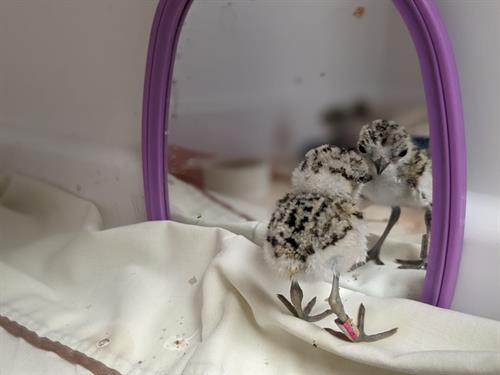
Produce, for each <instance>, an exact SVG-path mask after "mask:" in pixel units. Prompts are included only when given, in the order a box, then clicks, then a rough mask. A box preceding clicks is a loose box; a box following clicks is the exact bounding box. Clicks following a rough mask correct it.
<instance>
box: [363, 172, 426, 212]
mask: <svg viewBox="0 0 500 375" xmlns="http://www.w3.org/2000/svg"><path fill="white" fill-rule="evenodd" d="M361 193H362V195H363V196H364V197H366V198H367V199H368V200H369V201H370V202H372V203H374V204H380V205H384V206H403V207H422V206H424V205H425V204H424V203H423V202H422V201H421V200H420V199H419V197H418V194H416V191H415V190H412V189H410V188H409V186H408V185H407V184H404V183H401V182H399V181H397V179H396V178H395V177H394V178H391V177H384V176H379V177H378V178H377V179H375V180H373V181H370V182H369V183H367V184H366V185H365V186H364V187H363V190H362V191H361Z"/></svg>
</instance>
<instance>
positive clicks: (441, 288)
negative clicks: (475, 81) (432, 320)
mask: <svg viewBox="0 0 500 375" xmlns="http://www.w3.org/2000/svg"><path fill="white" fill-rule="evenodd" d="M182 21H183V24H182V27H181V22H182ZM452 57H453V56H452V54H451V49H450V46H449V43H448V40H447V37H446V33H445V30H444V28H443V26H442V24H441V23H440V19H439V15H438V13H437V10H436V8H434V5H433V4H432V2H421V1H394V2H393V1H390V0H381V1H377V2H373V1H350V0H329V1H323V0H313V1H306V0H297V1H295V0H294V1H281V0H233V1H227V0H225V1H222V0H220V1H219V0H214V1H203V0H194V1H192V2H191V1H174V0H165V1H161V2H160V4H159V7H158V11H157V14H156V18H155V24H154V25H153V30H152V37H151V43H150V50H149V57H148V70H147V73H146V86H145V103H144V104H145V109H144V119H143V120H144V130H143V131H144V133H143V146H144V158H145V162H144V174H145V190H146V200H147V205H148V211H149V215H150V218H152V219H165V218H169V219H173V220H177V221H181V222H186V223H190V224H196V225H205V226H220V227H223V228H226V229H229V230H232V231H235V232H236V233H239V234H242V235H245V236H247V237H248V238H249V239H251V240H255V241H258V240H259V239H258V238H256V236H257V234H256V233H257V232H258V228H261V227H262V226H264V227H267V223H268V222H269V221H270V220H271V218H272V217H273V212H275V210H276V207H277V201H278V200H279V199H280V198H283V197H284V196H286V194H287V193H289V192H291V191H297V189H298V188H297V186H296V185H297V184H299V185H300V184H301V182H297V181H298V180H297V179H300V177H297V176H298V175H300V173H306V175H307V177H306V180H307V181H316V180H314V179H315V178H317V176H322V175H323V174H329V173H330V174H335V173H337V174H339V175H340V177H339V178H347V179H348V180H349V179H351V180H352V179H353V178H354V177H352V176H353V175H352V173H354V172H352V170H351V169H353V168H354V167H353V165H352V164H350V165H349V166H347V167H345V168H344V167H339V165H338V164H335V163H336V162H337V161H336V162H335V163H334V164H329V163H330V161H329V160H330V159H329V158H330V156H323V153H324V154H325V155H326V154H328V153H332V152H333V153H334V154H335V152H336V151H332V150H336V149H337V148H338V149H340V150H346V151H341V153H343V152H346V153H350V152H352V153H353V154H354V155H356V156H355V159H352V160H354V161H352V160H351V159H349V160H351V163H352V162H356V163H362V164H363V165H366V171H365V172H366V175H367V176H369V178H368V177H367V178H364V177H363V178H362V179H357V180H356V186H353V187H352V191H350V192H351V193H352V199H353V200H354V201H355V204H356V205H357V207H359V210H360V212H362V218H363V219H362V220H363V222H364V224H365V225H366V228H367V229H366V232H367V233H366V234H367V235H366V239H367V249H368V250H369V251H368V261H367V262H366V263H363V262H361V263H359V264H356V265H355V266H354V267H352V269H351V270H350V271H349V272H345V273H344V274H343V275H342V278H341V281H340V282H341V285H343V286H345V287H347V288H351V289H354V290H359V291H361V292H363V293H365V294H369V295H375V296H382V297H383V296H387V297H402V298H411V299H423V300H424V301H425V302H429V303H432V304H436V305H440V306H447V305H448V304H449V301H450V300H451V295H452V292H453V287H454V279H455V277H456V267H457V264H458V263H457V262H458V257H459V249H460V241H461V233H462V228H461V223H462V221H461V220H462V219H463V193H464V189H463V176H464V165H463V139H462V138H461V131H462V130H461V127H462V122H461V121H462V120H461V109H460V102H459V93H458V84H457V78H456V71H455V68H454V65H453V58H452ZM162 106H164V107H162ZM159 137H161V140H159V139H158V138H159ZM322 145H328V148H327V149H325V147H323V148H321V147H320V146H322ZM347 150H352V151H347ZM318 155H319V156H318ZM357 157H359V160H358V159H356V158H357ZM342 160H344V159H342ZM346 160H347V159H346ZM339 168H340V169H339ZM346 168H347V172H346ZM294 171H295V174H294ZM351 172H352V173H351ZM365 172H363V173H365ZM311 176H312V177H311ZM358 177H359V176H358ZM294 178H295V180H294ZM293 181H295V182H293ZM301 181H302V180H301ZM351 182H352V181H351ZM453 182H455V184H453ZM322 183H323V182H322V180H321V179H319V180H318V181H317V182H316V186H313V188H312V189H313V190H315V191H316V190H317V186H320V185H321V184H322ZM307 184H310V185H311V184H312V185H314V184H315V183H311V182H307ZM321 186H323V185H321ZM329 186H333V187H331V188H330V187H328V189H330V190H328V189H327V190H328V191H327V192H326V193H325V189H324V188H321V189H323V190H321V189H320V190H321V192H322V193H325V194H327V195H330V194H331V195H334V196H335V194H337V195H338V194H344V193H345V192H344V191H340V190H339V191H336V190H335V189H339V187H338V186H337V185H335V184H333V185H329ZM349 186H350V185H349ZM301 188H302V187H301ZM278 205H279V204H278ZM294 210H295V211H293V212H294V214H293V215H292V216H293V220H292V219H291V221H293V223H290V220H288V222H287V223H289V224H290V225H292V226H293V225H295V226H297V225H298V224H297V221H300V220H301V216H300V215H304V211H302V209H299V212H298V213H297V209H294ZM313 211H314V209H313ZM314 212H315V211H314ZM356 212H357V211H356ZM292 216H290V217H291V218H292ZM360 217H361V215H360ZM303 220H306V219H303ZM311 220H313V219H311ZM452 225H456V226H455V227H454V229H455V230H456V231H457V233H451V232H450V231H451V226H452ZM256 228H257V229H256ZM292 229H293V228H292ZM293 231H295V229H293V230H292V232H293ZM339 235H340V236H342V234H338V233H336V234H334V236H339ZM271 240H273V241H279V239H278V240H276V239H274V238H272V239H271V237H270V236H269V235H268V237H267V241H271ZM285 240H290V241H295V240H293V239H286V238H285Z"/></svg>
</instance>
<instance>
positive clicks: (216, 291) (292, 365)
mask: <svg viewBox="0 0 500 375" xmlns="http://www.w3.org/2000/svg"><path fill="white" fill-rule="evenodd" d="M0 238H2V241H1V243H0V285H2V290H1V293H0V314H1V315H3V316H5V317H8V318H9V319H11V320H15V321H17V322H18V323H19V324H21V325H23V326H25V327H27V328H29V329H31V330H32V331H35V332H37V333H38V334H39V335H41V336H45V337H48V338H50V339H51V340H55V341H60V342H61V343H62V344H65V345H67V346H69V347H71V348H73V349H76V350H78V351H80V352H83V353H85V354H86V355H88V356H90V357H92V358H95V359H97V360H99V361H101V362H102V363H104V364H106V365H107V366H110V367H112V368H114V369H116V370H118V371H119V372H121V373H122V374H125V373H127V374H138V375H140V374H166V373H168V374H180V373H184V374H202V373H203V374H271V373H274V374H336V373H339V374H340V373H342V374H365V373H366V374H368V373H369V374H397V373H414V374H454V375H455V374H498V373H499V371H500V353H498V350H499V345H500V323H499V322H495V321H491V320H487V319H483V318H478V317H474V316H469V315H464V314H461V313H457V312H453V311H447V310H442V309H438V308H434V307H432V306H428V305H424V304H421V303H418V302H414V301H411V300H404V299H390V298H387V299H381V298H377V297H368V296H364V295H362V294H360V293H358V292H354V291H351V290H347V289H343V290H342V294H343V296H344V301H345V305H346V309H347V311H348V312H350V313H351V314H352V313H354V311H355V310H356V309H357V306H358V305H359V303H360V302H361V301H362V302H363V303H365V305H366V307H367V321H366V329H367V331H368V332H369V333H371V332H377V331H381V330H385V329H388V328H392V327H394V326H397V327H399V331H398V332H397V334H396V335H394V336H393V337H391V338H389V339H387V340H384V341H380V342H376V343H371V344H352V343H346V342H343V341H340V340H338V339H336V338H334V337H332V336H330V335H329V334H328V333H327V332H325V331H324V330H322V329H320V328H319V327H318V326H316V325H314V324H311V323H307V322H304V321H301V320H299V319H296V318H294V317H292V316H290V315H289V313H287V312H286V311H285V309H284V308H283V306H281V305H280V304H279V302H278V301H277V299H276V297H275V294H276V293H278V292H286V291H287V290H288V287H289V286H288V282H287V281H286V280H281V279H277V278H276V277H274V275H273V274H271V273H270V272H269V271H268V268H267V266H266V265H265V263H264V261H263V257H262V254H261V250H260V248H259V247H258V246H256V245H255V244H253V243H252V242H250V241H248V240H246V239H245V238H244V237H241V236H237V235H235V234H232V233H230V232H228V231H224V230H221V229H214V228H204V227H199V226H190V225H185V224H176V223H172V222H150V223H142V224H136V225H132V226H126V227H120V228H115V229H109V230H101V229H100V218H99V214H98V212H97V210H96V208H95V207H94V206H93V205H92V204H90V203H88V202H85V201H83V200H80V199H78V198H75V197H73V196H70V195H68V194H66V193H63V192H61V191H58V190H56V189H54V188H52V187H49V186H47V185H43V184H40V183H38V182H34V181H31V180H29V179H25V178H19V177H14V178H12V179H11V180H10V183H9V184H8V186H7V187H6V190H5V191H4V193H3V195H2V197H0ZM304 292H305V295H306V296H307V297H312V296H313V295H315V294H317V295H318V297H319V298H318V301H320V302H318V304H319V306H318V307H317V309H318V311H319V310H320V309H321V308H324V307H326V302H323V296H325V297H326V296H327V295H328V292H329V285H328V284H326V283H318V284H308V285H304ZM332 324H333V318H327V319H325V320H323V321H322V322H320V326H327V325H328V326H331V325H332ZM2 335H3V334H2ZM15 342H16V340H6V342H5V341H1V342H0V352H2V353H3V352H12V345H17V344H15ZM19 351H20V352H18V355H17V356H12V357H9V358H6V357H5V356H3V355H2V356H0V360H1V361H2V362H0V370H3V369H9V371H11V372H9V374H14V373H15V372H13V371H12V370H15V369H19V368H22V366H23V365H21V362H22V361H23V358H22V354H23V353H27V352H29V350H28V351H26V350H25V349H23V348H22V347H19ZM495 351H496V352H495ZM55 360H56V357H54V356H51V357H50V359H48V361H55ZM43 361H44V359H43V357H42V356H40V363H39V369H38V371H37V368H36V367H35V366H33V367H32V368H30V373H31V374H41V373H46V371H45V370H46V368H44V364H43V363H42V362H43ZM61 361H62V360H61ZM16 366H17V367H16ZM25 366H27V365H25ZM61 366H62V365H61ZM68 368H69V370H68V371H66V372H63V371H62V370H61V372H60V373H64V374H66V373H67V374H73V373H76V372H75V371H73V370H74V366H72V365H71V366H70V365H68ZM0 372H2V371H0ZM2 373H4V372H2ZM79 373H85V372H79Z"/></svg>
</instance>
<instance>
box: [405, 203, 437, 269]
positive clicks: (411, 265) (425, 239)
mask: <svg viewBox="0 0 500 375" xmlns="http://www.w3.org/2000/svg"><path fill="white" fill-rule="evenodd" d="M431 223H432V209H431V208H430V207H428V208H426V210H425V234H424V235H422V244H421V247H420V259H418V260H404V259H396V262H397V263H399V264H401V265H400V266H399V267H398V268H401V269H417V270H422V269H423V270H425V269H427V255H428V252H429V245H430V242H431Z"/></svg>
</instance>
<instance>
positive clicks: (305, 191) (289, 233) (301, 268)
mask: <svg viewBox="0 0 500 375" xmlns="http://www.w3.org/2000/svg"><path fill="white" fill-rule="evenodd" d="M371 178H372V177H371V175H370V172H369V166H368V163H366V161H365V160H364V159H363V158H362V157H360V156H359V155H358V154H357V153H356V152H355V151H347V150H341V149H339V148H337V147H332V146H328V145H325V146H321V147H318V148H316V149H313V150H311V151H309V152H308V153H307V154H306V157H305V160H303V161H302V162H301V163H300V164H299V166H298V167H297V168H296V169H295V171H294V172H293V176H292V185H293V191H292V192H291V193H288V194H287V195H286V196H285V197H284V198H282V199H281V200H279V201H278V203H277V208H276V209H275V211H274V213H273V215H272V217H271V221H270V222H269V226H268V230H267V238H266V242H265V244H264V256H265V258H266V261H267V263H268V264H269V265H270V266H271V268H272V269H273V270H275V271H276V272H277V273H279V274H281V275H282V276H285V277H287V278H289V279H291V288H290V298H291V302H290V301H288V300H287V299H286V298H285V297H284V296H282V295H278V297H279V299H280V301H281V302H282V303H283V304H284V305H285V306H286V307H287V308H288V310H289V311H290V312H291V313H292V314H293V315H295V316H296V317H299V318H301V319H304V320H306V321H317V320H320V319H323V318H324V317H326V316H328V315H330V314H332V313H335V314H336V315H337V319H336V320H335V323H336V324H337V326H338V327H339V328H340V329H341V330H342V331H343V332H344V333H340V332H337V331H333V330H331V329H328V332H330V333H332V334H333V335H335V336H337V337H341V338H343V339H348V340H351V341H356V342H357V341H375V340H380V339H382V338H385V337H388V336H390V335H392V334H393V333H394V332H396V330H395V329H393V330H390V331H386V332H382V333H379V334H375V335H366V334H365V332H364V324H363V323H364V307H363V305H361V306H360V309H359V313H358V325H357V326H356V325H354V324H353V323H352V320H351V319H350V318H349V316H348V315H347V314H346V313H345V311H344V307H343V304H342V301H341V299H340V294H339V274H341V273H344V272H347V271H348V270H349V269H351V267H353V266H354V265H355V264H357V263H358V262H360V261H363V260H364V259H365V258H366V226H365V223H364V220H363V215H362V213H361V211H360V209H359V207H358V199H357V198H358V195H359V189H360V187H361V186H362V184H364V183H366V182H367V181H369V180H370V179H371ZM332 279H333V281H332V288H331V293H330V297H329V298H328V303H329V305H330V309H328V310H326V311H324V312H322V313H320V314H318V315H310V312H311V310H312V308H313V307H314V305H315V303H316V297H315V298H313V299H312V300H311V301H310V302H309V303H308V304H307V305H306V306H305V307H304V308H303V307H302V298H303V293H302V289H301V287H300V286H299V282H298V281H299V280H318V281H319V280H328V281H329V280H332Z"/></svg>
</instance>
